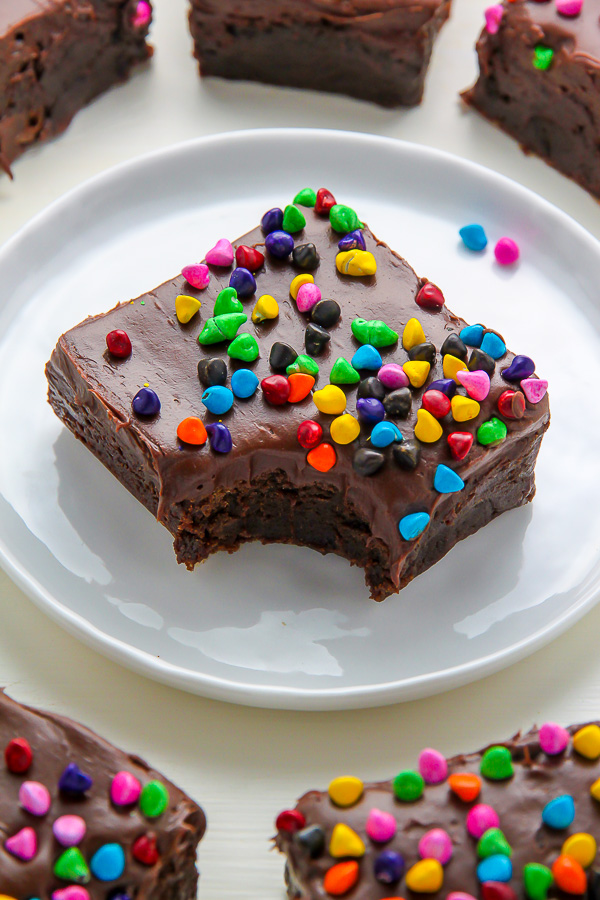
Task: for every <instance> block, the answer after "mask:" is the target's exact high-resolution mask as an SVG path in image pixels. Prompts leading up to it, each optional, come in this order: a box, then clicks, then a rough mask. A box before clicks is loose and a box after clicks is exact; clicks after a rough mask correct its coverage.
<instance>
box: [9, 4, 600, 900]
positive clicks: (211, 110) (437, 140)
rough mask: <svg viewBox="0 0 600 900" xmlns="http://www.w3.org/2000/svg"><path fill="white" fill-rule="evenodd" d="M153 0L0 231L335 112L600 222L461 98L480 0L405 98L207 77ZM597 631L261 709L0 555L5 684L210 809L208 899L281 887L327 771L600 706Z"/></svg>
mask: <svg viewBox="0 0 600 900" xmlns="http://www.w3.org/2000/svg"><path fill="white" fill-rule="evenodd" d="M154 2H155V6H156V19H155V25H154V30H153V33H152V39H153V43H154V44H155V47H156V55H155V58H154V60H153V62H152V64H151V65H150V66H149V67H148V68H146V69H145V70H144V71H142V72H140V73H138V74H137V75H136V76H135V77H134V78H133V80H132V81H131V82H130V83H129V84H128V85H126V86H124V87H121V88H119V89H117V90H114V91H112V92H110V93H109V94H108V95H105V96H104V97H102V98H100V99H99V100H98V101H97V102H96V103H94V104H93V105H92V106H91V107H90V108H88V109H87V110H84V111H83V112H82V113H80V114H79V115H78V116H77V119H76V121H75V122H74V123H73V125H72V126H71V128H70V129H69V130H68V132H67V133H66V134H65V135H64V136H63V137H61V138H60V139H59V140H57V141H54V142H53V143H51V144H48V145H46V146H44V147H43V148H41V149H38V150H35V151H33V152H30V153H28V154H27V155H26V156H25V157H23V158H22V160H21V161H19V162H18V163H17V164H16V165H15V176H16V177H15V181H14V182H12V183H10V182H9V181H8V179H6V178H1V179H0V243H2V242H3V241H4V240H6V239H7V238H9V237H10V236H11V235H12V234H14V232H15V231H17V229H18V228H20V227H21V226H22V225H24V224H25V223H26V222H27V221H28V220H29V219H30V218H31V217H32V216H33V215H35V214H36V213H37V212H38V211H40V210H41V209H42V208H43V207H45V206H46V205H47V204H48V203H50V202H51V201H52V200H54V199H55V198H57V197H59V196H60V195H61V194H63V193H64V192H65V191H67V190H69V189H70V188H72V187H74V186H76V185H78V184H79V183H80V182H82V181H83V180H85V179H87V178H89V177H90V176H92V175H94V174H96V173H98V172H101V171H103V170H104V169H106V168H108V167H109V166H112V165H114V164H116V163H119V162H121V161H123V160H128V159H131V158H132V157H134V156H136V155H138V154H141V153H144V152H146V151H148V150H151V149H154V148H158V147H162V146H166V145H168V144H171V143H174V142H178V141H181V140H186V139H189V138H192V137H196V136H199V135H203V134H213V133H215V132H221V131H232V130H237V129H243V128H255V127H262V126H264V127H269V126H314V127H336V128H340V129H347V130H356V131H368V132H373V133H375V134H381V135H388V136H391V137H397V138H403V139H405V140H410V141H415V142H417V143H423V144H428V145H431V146H434V147H441V148H443V149H445V150H449V151H451V152H453V153H456V154H458V155H460V156H463V157H467V158H469V159H472V160H475V161H477V162H479V163H482V164H484V165H486V166H489V167H491V168H493V169H496V170H498V171H500V172H502V173H503V174H505V175H508V176H509V177H511V178H514V179H515V180H516V181H519V182H521V183H522V184H525V185H526V186H527V187H529V188H531V189H533V190H534V191H537V192H538V193H540V194H542V195H543V196H545V197H546V198H547V199H548V200H550V201H552V202H553V203H555V204H557V205H558V206H560V207H562V209H564V210H566V212H568V213H569V214H570V215H571V216H573V217H574V218H575V219H577V220H578V221H579V222H581V223H582V224H583V225H584V226H585V227H586V228H588V229H589V230H590V231H591V232H592V233H593V234H594V235H595V236H596V237H600V210H599V208H598V205H597V203H596V201H594V200H593V199H592V198H591V197H589V196H588V195H587V194H586V193H585V192H584V191H582V190H581V189H580V188H578V187H576V186H575V185H574V184H571V183H570V182H569V181H567V180H566V179H565V178H563V177H562V176H561V175H559V174H558V173H556V172H554V171H553V170H552V169H550V168H549V167H547V166H545V165H544V164H543V163H542V162H540V161H539V160H537V159H534V158H531V157H526V156H524V155H523V154H522V153H521V151H520V150H519V148H518V147H517V145H516V144H515V143H514V142H513V141H511V140H510V139H509V138H507V137H505V136H504V135H502V134H501V133H500V132H499V131H497V130H496V129H494V128H493V127H491V126H490V125H488V124H487V123H485V122H484V121H482V120H481V119H480V118H479V117H478V116H476V115H475V114H473V113H467V112H465V111H463V110H462V108H461V105H460V103H459V101H458V98H457V94H458V91H459V90H461V89H462V88H465V87H466V86H468V85H469V84H470V83H471V82H472V80H473V78H474V76H475V56H474V51H473V44H474V40H475V37H476V35H477V33H478V31H479V27H480V23H481V21H482V12H483V9H484V6H485V5H487V4H486V3H485V0H455V9H454V12H453V16H452V19H451V21H450V23H449V24H448V25H447V26H446V27H445V29H444V30H443V32H442V35H441V37H440V39H439V41H438V43H437V45H436V48H435V52H434V58H433V62H432V65H431V69H430V72H429V78H428V82H427V90H426V97H425V101H424V103H423V105H422V106H421V107H420V108H419V109H415V110H410V111H402V112H390V111H384V110H380V109H378V108H376V107H374V106H369V105H366V104H362V103H356V102H353V101H351V100H348V99H345V98H337V97H329V96H324V95H323V96H320V95H317V94H308V93H299V92H295V91H284V90H275V89H271V88H266V87H262V86H258V85H246V84H243V85H239V84H229V83H226V82H220V81H210V82H207V83H205V84H202V83H201V82H200V81H199V79H198V77H197V74H196V67H195V62H194V61H193V59H192V58H191V42H190V38H189V34H188V32H187V25H186V0H154ZM15 388H17V386H15ZM24 402H26V400H24ZM388 602H394V601H393V598H392V599H391V600H390V601H388ZM598 633H600V608H596V609H595V610H594V611H593V612H591V613H589V614H588V615H587V616H586V617H585V618H584V619H583V620H582V621H581V622H580V623H579V624H577V625H576V626H575V627H574V628H572V629H571V630H570V631H569V632H568V633H567V634H566V635H564V636H563V637H561V638H560V639H558V640H557V641H555V642H554V643H553V644H551V645H550V646H548V647H547V648H546V649H544V650H542V651H540V652H538V653H536V654H535V655H534V656H532V657H530V658H529V659H528V660H526V661H524V662H521V663H519V664H517V665H515V666H513V667H512V668H510V669H508V670H506V671H504V672H503V673H501V674H499V675H495V676H493V677H491V678H488V679H486V680H484V681H481V682H479V683H476V684H473V685H470V686H468V687H465V688H462V689H460V690H455V691H453V692H451V693H448V694H444V695H441V696H439V697H436V698H432V699H429V700H423V701H419V702H414V703H408V704H404V705H400V706H393V707H387V708H383V709H379V710H367V711H362V712H360V711H359V712H343V713H336V714H332V713H286V712H276V711H261V710H256V709H245V708H242V707H235V706H231V705H227V704H220V703H218V702H214V701H208V700H203V699H200V698H198V697H194V696H189V695H186V694H184V693H179V692H178V691H176V690H171V689H169V688H166V687H162V686H160V685H157V684H154V683H153V682H150V681H146V680H144V679H143V678H141V677H139V676H137V675H134V674H132V673H130V672H129V671H127V670H125V669H123V668H121V667H120V666H118V665H115V664H113V663H111V662H108V661H107V660H105V659H104V658H102V657H101V656H98V655H97V654H96V653H94V652H93V651H91V650H89V649H87V648H86V647H84V646H83V645H82V644H80V643H79V642H78V641H76V640H74V639H73V638H71V637H69V636H68V635H67V634H65V633H63V632H62V631H61V630H60V629H59V628H57V627H56V626H55V625H54V624H52V623H51V622H50V621H49V620H47V619H46V618H45V617H44V616H43V615H42V614H41V613H40V612H38V610H37V609H36V608H35V607H34V606H33V604H32V603H31V602H30V601H29V600H28V599H27V598H26V597H25V596H24V595H23V594H22V593H21V591H20V590H19V589H18V588H17V587H16V586H15V585H14V584H13V583H12V582H11V581H10V579H9V578H7V577H6V575H4V574H2V573H0V684H3V685H6V687H7V688H8V690H9V692H10V694H11V695H12V696H13V697H15V698H16V699H18V700H21V701H23V702H29V703H32V704H35V705H39V706H42V707H45V708H47V709H51V710H54V711H57V712H60V713H65V714H68V715H69V716H72V717H73V718H75V719H78V720H80V721H82V722H84V723H86V724H88V725H90V726H91V727H93V728H94V729H96V730H97V731H98V732H100V733H101V734H102V735H104V736H105V737H106V738H108V739H109V740H111V741H114V742H115V743H116V744H119V745H121V746H122V747H123V748H125V749H128V750H131V751H135V752H137V753H139V754H141V755H142V756H145V757H147V758H148V759H149V760H150V761H151V762H152V763H153V765H155V766H156V767H158V768H159V769H160V768H162V769H163V770H164V771H165V773H166V774H168V775H169V776H170V777H171V778H173V779H174V780H175V781H177V782H178V783H179V784H180V785H181V786H182V787H183V788H184V789H185V790H187V791H188V792H189V793H190V794H191V795H192V796H193V797H195V798H196V799H197V800H199V801H200V802H201V803H202V805H203V806H204V808H205V810H206V812H207V815H208V821H209V831H208V834H207V837H206V838H205V840H204V842H203V843H202V845H201V853H200V868H201V871H202V879H201V890H200V894H201V896H202V897H204V898H205V900H217V898H218V900H227V898H232V900H233V898H239V897H241V896H244V897H245V898H247V900H254V898H256V900H258V898H260V900H269V898H279V900H281V897H282V896H283V894H284V891H283V887H282V885H283V881H282V871H283V862H282V860H281V859H280V858H278V857H277V856H276V855H275V854H274V853H270V852H269V837H270V835H271V834H272V832H273V818H274V816H275V814H276V813H277V812H278V811H279V810H280V809H282V808H284V807H286V806H288V805H290V804H292V803H293V802H294V800H295V798H296V797H297V796H298V795H299V794H300V793H302V792H303V791H304V790H305V789H308V788H310V787H325V786H326V785H327V783H328V781H329V780H330V779H331V778H332V777H334V776H335V775H337V774H341V773H342V772H344V773H355V774H358V775H360V776H361V777H363V778H365V779H374V778H386V777H389V776H391V775H394V774H395V773H396V772H397V771H398V770H399V769H400V768H402V767H404V766H406V765H411V764H414V763H415V760H416V756H417V753H418V751H419V749H420V748H422V747H423V746H425V745H429V746H434V747H437V748H439V749H440V750H441V751H442V752H444V753H445V754H447V755H450V754H452V753H454V752H458V751H460V750H468V749H474V748H476V747H478V746H480V745H483V744H486V743H488V742H490V741H492V740H495V739H502V738H505V737H508V736H509V735H510V734H512V733H513V732H515V731H517V730H518V729H520V728H526V727H528V726H529V725H530V724H531V723H533V722H538V723H541V722H543V721H545V720H548V719H553V720H557V721H560V722H562V723H565V724H566V723H569V722H575V721H580V720H583V719H586V718H592V717H593V718H596V717H599V712H600V654H598V652H597V637H596V635H597V634H598Z"/></svg>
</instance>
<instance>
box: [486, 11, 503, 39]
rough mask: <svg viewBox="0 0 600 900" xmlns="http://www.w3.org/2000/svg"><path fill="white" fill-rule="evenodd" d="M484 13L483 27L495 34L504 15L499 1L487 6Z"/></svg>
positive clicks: (489, 32)
mask: <svg viewBox="0 0 600 900" xmlns="http://www.w3.org/2000/svg"><path fill="white" fill-rule="evenodd" d="M484 15H485V28H486V31H487V32H488V34H497V33H498V30H499V29H500V22H501V21H502V16H503V15H504V9H503V7H502V6H501V5H500V4H499V3H495V4H494V6H488V8H487V9H486V11H485V13H484Z"/></svg>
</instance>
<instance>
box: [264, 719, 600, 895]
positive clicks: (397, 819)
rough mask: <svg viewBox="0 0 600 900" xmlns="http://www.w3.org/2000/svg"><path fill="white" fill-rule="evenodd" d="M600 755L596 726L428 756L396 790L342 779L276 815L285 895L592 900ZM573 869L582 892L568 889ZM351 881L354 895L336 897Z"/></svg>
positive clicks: (554, 729) (388, 784)
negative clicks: (577, 897)
mask: <svg viewBox="0 0 600 900" xmlns="http://www.w3.org/2000/svg"><path fill="white" fill-rule="evenodd" d="M576 748H577V749H576ZM599 756H600V728H599V727H598V723H589V724H587V725H585V726H573V727H571V728H569V729H562V728H560V726H558V725H556V724H554V723H547V724H545V725H544V726H542V728H541V729H540V730H539V731H538V730H537V729H533V730H532V731H530V732H529V733H528V734H525V735H517V736H516V737H514V738H513V739H512V740H509V741H506V742H505V743H502V744H497V745H492V746H490V747H486V748H484V749H483V750H480V751H479V752H477V753H470V754H460V755H458V756H454V757H452V758H451V759H448V760H444V758H443V756H442V755H441V754H439V753H438V752H437V751H435V750H431V748H427V749H426V750H424V751H423V753H422V754H421V756H420V757H419V761H418V765H417V766H415V768H414V770H413V769H406V770H403V772H401V773H399V774H398V776H397V777H396V778H395V779H393V780H391V781H383V782H370V783H364V784H363V783H362V782H361V781H360V779H357V778H348V777H346V776H342V777H339V778H334V780H333V781H332V783H331V784H330V787H329V790H328V791H318V790H312V791H309V792H308V793H306V794H305V795H304V796H303V797H301V798H300V800H299V801H298V804H297V806H296V807H295V808H294V809H291V810H285V811H284V812H282V813H281V814H280V815H279V816H278V819H277V826H276V827H277V829H278V831H277V835H276V838H275V843H276V846H277V847H278V849H279V850H280V851H281V852H282V853H284V854H285V856H286V859H287V861H286V883H287V888H288V895H289V897H290V898H292V900H295V898H302V900H322V898H324V897H330V896H343V897H344V898H347V900H383V898H386V897H411V898H416V897H418V896H423V894H424V895H425V896H427V897H430V898H432V900H437V898H441V897H448V896H452V895H453V894H454V892H459V894H457V900H458V896H460V897H463V898H465V897H472V898H477V897H483V898H484V900H492V898H496V900H500V898H504V900H517V898H518V900H527V898H528V900H532V898H534V897H541V896H548V897H562V898H566V897H569V896H573V895H574V894H575V893H577V894H585V893H586V889H589V893H587V896H588V897H589V898H593V897H596V896H597V885H598V879H599V875H598V869H597V847H596V840H597V837H598V833H599V830H600V782H599V781H598V779H599V777H600V760H599ZM559 798H562V799H559ZM334 829H335V838H334V841H333V842H332V836H333V835H334ZM348 829H350V831H348ZM576 834H577V835H579V836H580V837H579V839H578V840H577V841H573V840H571V836H572V835H576ZM581 836H583V837H584V839H583V840H582V839H581ZM565 856H566V857H568V862H567V863H566V864H565V861H564V860H565ZM557 860H559V863H558V865H557ZM573 861H574V862H573ZM348 863H350V865H349V866H348ZM484 863H485V865H484ZM337 866H341V867H344V866H345V867H346V869H345V870H344V868H339V869H337V870H336V867H337ZM565 869H567V870H568V871H569V873H570V874H572V873H573V872H576V873H577V877H578V879H579V882H580V885H579V889H578V890H576V891H575V890H573V888H572V887H571V889H570V890H569V889H567V890H565V883H566V882H565V881H563V874H564V871H565ZM330 873H332V874H330ZM343 875H349V878H348V886H347V888H346V890H340V891H339V892H338V893H334V891H333V890H332V888H333V886H334V885H335V884H336V883H338V884H339V883H341V879H340V878H339V877H336V876H343ZM432 876H433V877H432ZM494 876H497V877H494ZM440 880H441V883H440ZM342 886H343V884H342ZM328 888H329V890H328Z"/></svg>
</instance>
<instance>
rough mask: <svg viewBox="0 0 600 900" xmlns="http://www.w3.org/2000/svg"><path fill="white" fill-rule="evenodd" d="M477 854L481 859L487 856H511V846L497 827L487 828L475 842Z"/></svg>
mask: <svg viewBox="0 0 600 900" xmlns="http://www.w3.org/2000/svg"><path fill="white" fill-rule="evenodd" d="M477 855H478V856H480V857H481V858H482V859H486V858H487V857H488V856H496V855H499V856H512V847H511V846H510V844H509V843H508V841H507V840H506V838H505V837H504V833H503V832H502V831H501V830H500V829H499V828H488V830H487V831H486V832H484V834H482V836H481V838H480V839H479V843H478V844H477Z"/></svg>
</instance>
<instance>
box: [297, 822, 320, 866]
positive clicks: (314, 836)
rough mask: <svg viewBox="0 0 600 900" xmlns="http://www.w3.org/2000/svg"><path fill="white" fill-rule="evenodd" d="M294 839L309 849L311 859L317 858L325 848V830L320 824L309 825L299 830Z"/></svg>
mask: <svg viewBox="0 0 600 900" xmlns="http://www.w3.org/2000/svg"><path fill="white" fill-rule="evenodd" d="M294 840H295V841H296V843H298V844H300V846H301V847H303V848H304V850H306V851H308V854H309V856H310V858H311V859H317V857H319V856H321V855H322V854H323V852H324V850H325V832H324V831H323V829H322V828H321V827H320V826H319V825H309V826H308V828H303V829H302V831H297V832H296V834H295V835H294Z"/></svg>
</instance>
